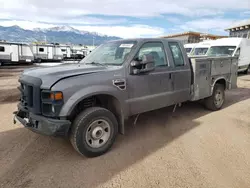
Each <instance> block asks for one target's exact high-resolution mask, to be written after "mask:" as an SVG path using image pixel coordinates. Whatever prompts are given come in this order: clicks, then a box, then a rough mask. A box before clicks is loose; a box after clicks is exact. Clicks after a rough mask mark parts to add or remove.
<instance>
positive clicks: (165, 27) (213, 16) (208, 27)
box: [0, 0, 250, 38]
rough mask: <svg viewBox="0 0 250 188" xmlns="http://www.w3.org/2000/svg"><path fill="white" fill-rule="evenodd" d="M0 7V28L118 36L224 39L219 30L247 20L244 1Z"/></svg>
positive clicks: (27, 0) (97, 0)
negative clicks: (187, 33)
mask: <svg viewBox="0 0 250 188" xmlns="http://www.w3.org/2000/svg"><path fill="white" fill-rule="evenodd" d="M0 4H1V7H0V25H2V26H11V25H19V26H20V27H22V28H24V29H34V28H38V27H39V28H49V27H54V26H61V25H67V26H71V27H74V28H76V29H79V30H87V31H92V32H98V33H101V34H107V35H112V36H119V37H122V38H132V37H157V36H162V35H167V34H171V33H178V32H183V31H190V30H192V31H200V32H209V33H213V34H220V35H225V34H227V32H225V31H224V29H225V28H227V27H229V26H231V25H232V24H235V23H237V22H239V21H242V20H245V19H250V0H241V1H236V0H219V1H218V0H210V1H200V0H189V1H187V0H175V1H172V0H155V1H149V0H147V1H145V0H119V1H118V0H106V1H103V0H64V1H61V0H60V1H59V0H43V1H41V0H8V1H6V0H0Z"/></svg>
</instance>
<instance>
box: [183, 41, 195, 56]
mask: <svg viewBox="0 0 250 188" xmlns="http://www.w3.org/2000/svg"><path fill="white" fill-rule="evenodd" d="M197 44H198V43H189V44H185V45H184V48H185V50H186V52H187V55H189V54H190V52H191V51H192V50H193V48H194V47H195V46H196V45H197Z"/></svg>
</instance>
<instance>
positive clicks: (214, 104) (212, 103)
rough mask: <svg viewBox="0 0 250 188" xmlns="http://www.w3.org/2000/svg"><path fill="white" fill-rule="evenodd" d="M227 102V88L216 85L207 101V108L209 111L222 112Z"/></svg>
mask: <svg viewBox="0 0 250 188" xmlns="http://www.w3.org/2000/svg"><path fill="white" fill-rule="evenodd" d="M224 101H225V87H224V86H223V85H221V84H215V86H214V90H213V94H212V96H210V97H208V98H206V99H205V106H206V108H208V109H209V110H213V111H216V110H220V109H221V108H222V106H223V104H224Z"/></svg>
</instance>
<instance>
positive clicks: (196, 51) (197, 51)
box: [192, 48, 208, 55]
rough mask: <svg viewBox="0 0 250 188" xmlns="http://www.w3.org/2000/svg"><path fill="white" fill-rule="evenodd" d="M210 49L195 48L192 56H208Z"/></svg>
mask: <svg viewBox="0 0 250 188" xmlns="http://www.w3.org/2000/svg"><path fill="white" fill-rule="evenodd" d="M207 50H208V48H195V49H194V50H193V52H192V55H206V53H207Z"/></svg>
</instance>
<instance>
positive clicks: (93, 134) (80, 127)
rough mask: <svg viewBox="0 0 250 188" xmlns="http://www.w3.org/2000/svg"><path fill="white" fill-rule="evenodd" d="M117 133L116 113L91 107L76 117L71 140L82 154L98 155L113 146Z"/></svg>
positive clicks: (87, 155)
mask: <svg viewBox="0 0 250 188" xmlns="http://www.w3.org/2000/svg"><path fill="white" fill-rule="evenodd" d="M100 122H102V123H100ZM102 126H103V127H102ZM105 126H106V127H105ZM98 131H99V133H98ZM117 133H118V122H117V119H116V117H115V116H114V114H113V113H112V112H110V111H109V110H107V109H105V108H100V107H91V108H87V109H86V110H84V111H83V112H81V113H80V114H79V115H78V116H77V117H76V118H75V120H74V122H73V125H72V129H71V132H70V142H71V144H72V145H73V147H74V148H75V150H76V151H77V152H79V153H80V154H81V155H83V156H86V157H97V156H100V155H102V154H104V153H106V152H107V151H108V150H109V149H110V148H111V147H112V145H113V143H114V142H115V138H116V136H117ZM101 140H102V142H101Z"/></svg>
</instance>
